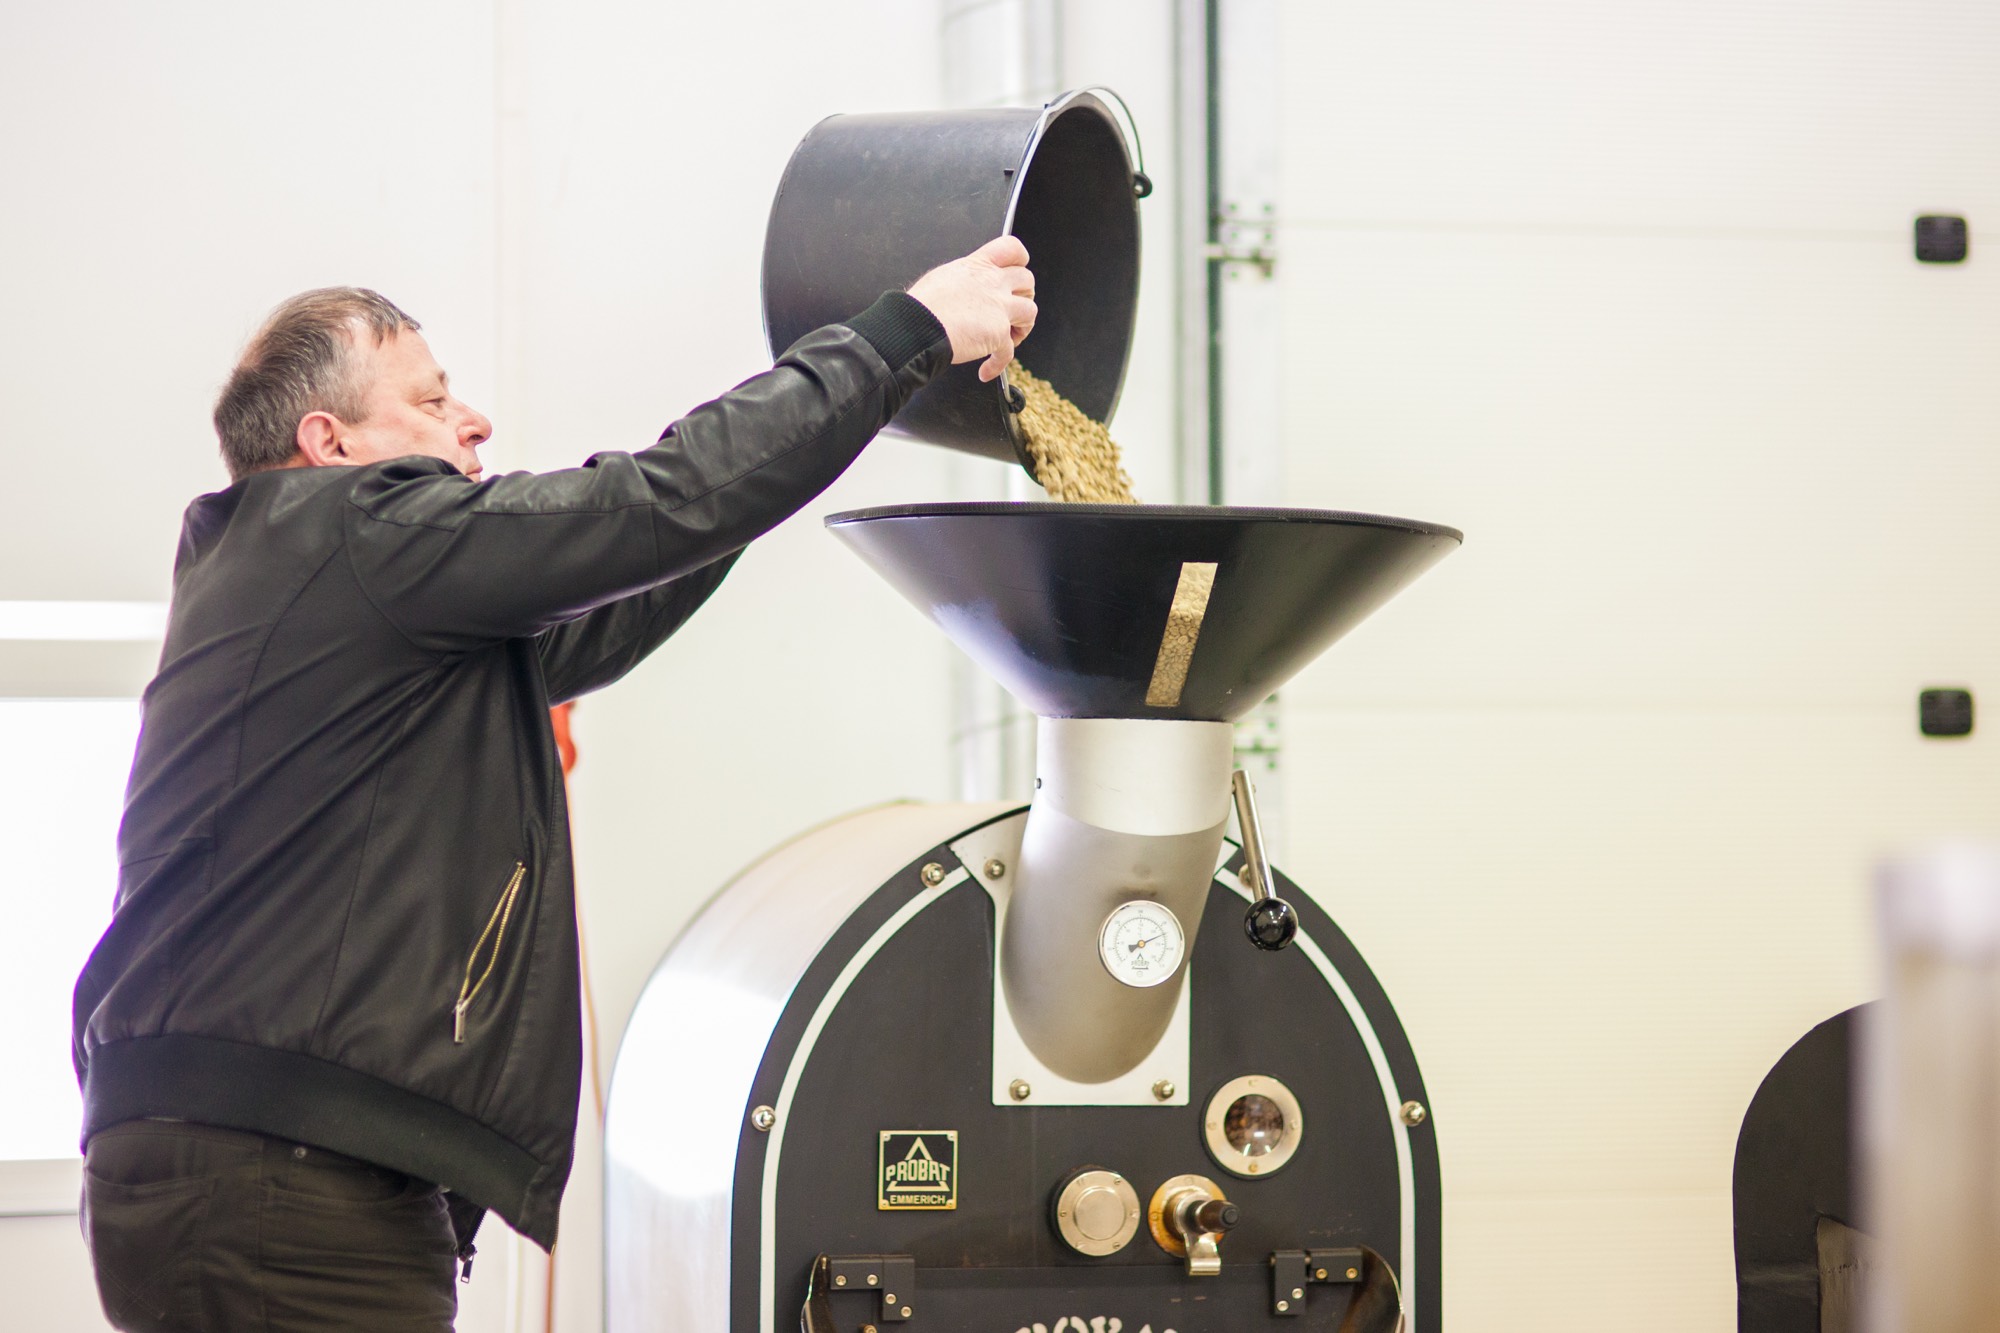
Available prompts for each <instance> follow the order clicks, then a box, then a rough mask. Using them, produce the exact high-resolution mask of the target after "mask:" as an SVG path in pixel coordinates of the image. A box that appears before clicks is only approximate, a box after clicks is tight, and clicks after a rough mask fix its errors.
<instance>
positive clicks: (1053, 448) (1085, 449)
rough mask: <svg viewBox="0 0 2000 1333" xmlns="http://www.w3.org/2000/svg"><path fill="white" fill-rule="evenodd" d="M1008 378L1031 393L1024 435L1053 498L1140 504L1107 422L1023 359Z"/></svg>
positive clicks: (1037, 473)
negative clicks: (1065, 394)
mask: <svg viewBox="0 0 2000 1333" xmlns="http://www.w3.org/2000/svg"><path fill="white" fill-rule="evenodd" d="M1007 381H1008V383H1010V384H1013V385H1015V386H1016V387H1018V388H1019V389H1020V390H1021V392H1022V393H1024V394H1026V395H1027V398H1028V405H1027V407H1026V408H1024V409H1023V410H1022V412H1021V435H1022V438H1023V439H1024V440H1025V441H1026V442H1027V446H1028V457H1029V458H1031V459H1033V460H1034V463H1035V480H1037V481H1039V482H1040V483H1041V484H1042V489H1043V490H1045V491H1047V492H1048V493H1049V499H1051V500H1055V501H1059V502H1062V503H1068V504H1128V505H1129V504H1137V503H1139V497H1138V496H1136V495H1134V494H1132V478H1130V477H1128V476H1126V475H1125V468H1124V465H1123V464H1122V463H1121V461H1120V460H1119V457H1118V445H1117V443H1116V442H1115V441H1113V440H1112V438H1111V432H1110V431H1109V430H1107V429H1105V426H1104V423H1103V422H1101V421H1092V420H1091V419H1090V418H1089V417H1088V416H1086V415H1085V414H1084V412H1083V410H1082V409H1081V408H1079V407H1077V405H1076V404H1075V403H1072V402H1071V401H1070V400H1069V399H1067V398H1065V397H1063V396H1062V395H1061V394H1059V393H1057V392H1056V391H1055V390H1054V389H1053V388H1051V387H1050V386H1049V384H1048V383H1047V381H1045V380H1041V379H1038V378H1036V377H1035V376H1034V375H1033V374H1031V373H1030V372H1029V371H1028V370H1027V368H1026V367H1024V366H1022V365H1021V363H1020V362H1018V361H1017V362H1015V363H1014V365H1013V366H1012V367H1011V368H1009V369H1008V371H1007Z"/></svg>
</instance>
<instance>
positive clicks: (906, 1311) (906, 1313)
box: [903, 1305, 910, 1319]
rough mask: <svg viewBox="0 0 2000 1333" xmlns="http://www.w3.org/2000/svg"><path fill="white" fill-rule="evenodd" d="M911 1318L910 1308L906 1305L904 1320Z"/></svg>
mask: <svg viewBox="0 0 2000 1333" xmlns="http://www.w3.org/2000/svg"><path fill="white" fill-rule="evenodd" d="M909 1317H910V1307H909V1306H907V1305H906V1306H904V1307H903V1318H905V1319H908V1318H909Z"/></svg>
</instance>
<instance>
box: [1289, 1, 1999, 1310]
mask: <svg viewBox="0 0 2000 1333" xmlns="http://www.w3.org/2000/svg"><path fill="white" fill-rule="evenodd" d="M1283 24H1284V26H1283V31H1282V34H1281V39H1282V40H1281V49H1282V50H1283V52H1284V60H1285V68H1284V76H1283V79H1282V84H1283V90H1284V116H1283V120H1282V123H1281V124H1280V125H1279V127H1278V132H1279V134H1280V136H1281V145H1282V149H1283V160H1284V188H1285V197H1284V203H1283V225H1282V227H1281V229H1280V250H1281V260H1280V264H1281V270H1280V271H1281V275H1282V277H1281V282H1282V286H1283V300H1284V306H1285V315H1284V330H1285V357H1284V363H1283V382H1284V398H1283V410H1284V414H1285V417H1284V432H1283V436H1284V446H1285V448H1284V460H1283V465H1284V471H1285V475H1286V477H1287V485H1288V500H1289V502H1290V503H1293V504H1308V505H1319V506H1325V507H1331V508H1343V509H1358V510H1364V511H1376V512H1386V513H1393V514H1406V515H1409V516H1412V517H1417V518H1423V519H1430V520H1435V521H1439V522H1446V523H1451V524H1454V525H1457V526H1460V527H1462V528H1463V529H1464V530H1465V532H1466V543H1465V546H1464V548H1463V550H1461V551H1460V552H1458V553H1457V554H1454V555H1452V556H1451V557H1450V558H1449V559H1447V560H1446V561H1445V562H1444V563H1443V564H1441V565H1440V566H1439V567H1438V568H1437V569H1436V570H1435V571H1434V572H1432V573H1431V574H1429V575H1427V576H1426V577H1425V579H1424V580H1423V581H1422V582H1420V583H1419V584H1418V585H1416V586H1415V587H1414V588H1413V589H1411V590H1410V591H1409V592H1407V593H1406V594H1404V596H1403V598H1402V600H1400V601H1399V602H1397V603H1393V604H1391V605H1390V606H1389V607H1387V608H1386V609H1384V610H1383V611H1382V612H1381V613H1380V614H1379V616H1378V618H1377V620H1376V622H1375V623H1373V624H1370V625H1368V626H1366V627H1364V628H1363V629H1362V630H1361V631H1359V632H1358V633H1357V634H1356V635H1355V636H1354V638H1353V639H1352V640H1351V641H1349V642H1347V643H1345V644H1343V645H1341V646H1339V647H1337V648H1336V649H1335V650H1334V651H1333V652H1332V653H1330V654H1329V655H1328V656H1327V657H1326V658H1325V659H1324V660H1323V661H1322V662H1321V663H1319V664H1318V665H1317V666H1316V667H1314V668H1313V669H1311V670H1310V671H1308V672H1307V673H1305V674H1304V675H1303V676H1302V677H1301V678H1300V679H1299V681H1298V682H1297V683H1296V685H1295V686H1293V687H1290V688H1288V690H1287V692H1286V724H1287V728H1288V732H1289V734H1288V736H1287V748H1286V765H1287V781H1288V783H1289V785H1290V797H1291V801H1290V811H1289V815H1290V823H1291V837H1290V848H1291V859H1292V862H1293V866H1292V868H1293V869H1294V870H1296V871H1297V872H1298V873H1299V875H1300V877H1301V879H1302V880H1303V882H1304V883H1305V884H1307V885H1308V886H1309V887H1311V888H1313V889H1314V890H1315V891H1316V892H1318V893H1319V894H1320V895H1321V896H1322V898H1323V900H1324V901H1325V902H1326V903H1327V905H1328V906H1329V907H1330V908H1331V909H1332V910H1333V912H1334V914H1335V915H1336V917H1338V918H1339V919H1340V920H1341V921H1342V922H1343V924H1344V925H1345V926H1346V927H1347V928H1348V930H1349V931H1350V933H1351V934H1352V935H1353V936H1354V938H1355V940H1356V942H1357V944H1358V945H1359V946H1360V948H1361V949H1362V951H1363V953H1364V954H1365V955H1366V956H1367V957H1368V958H1369V960H1370V962H1371V963H1372V964H1373V965H1374V966H1375V968H1376V970H1377V971H1378V973H1379V974H1380V975H1381V977H1382V979H1383V981H1384V983H1385V985H1386V986H1387V988H1388V992H1389V994H1390V996H1391V997H1393V999H1394V1001H1395V1003H1396V1005H1397V1008H1398V1010H1399V1011H1400V1012H1401V1014H1402V1016H1403V1018H1404V1021H1405V1022H1406V1024H1407V1025H1408V1027H1409V1029H1410V1033H1411V1036H1412V1039H1413V1040H1414V1042H1415V1045H1416V1050H1417V1053H1418V1056H1419V1059H1420V1060H1421V1061H1422V1063H1423V1067H1424V1071H1425V1076H1426V1078H1427V1080H1428V1083H1429V1087H1430V1092H1431V1095H1432V1105H1433V1110H1434V1112H1435V1124H1436V1126H1437V1130H1438V1135H1439V1142H1440V1146H1441V1152H1442V1154H1443V1169H1444V1183H1445V1191H1446V1196H1445V1197H1446V1211H1445V1219H1444V1221H1445V1253H1444V1264H1445V1272H1444V1281H1445V1298H1446V1308H1445V1314H1446V1317H1447V1318H1448V1319H1449V1320H1450V1321H1451V1322H1452V1324H1453V1325H1454V1326H1457V1327H1465V1326H1472V1327H1477V1328H1480V1329H1484V1330H1507V1329H1522V1330H1527V1329H1534V1330H1537V1333H1547V1331H1548V1330H1556V1329H1574V1330H1592V1331H1593V1333H1595V1330H1600V1329H1604V1328H1618V1329H1621V1330H1650V1329H1658V1330H1669V1329H1671V1330H1676V1331H1677V1333H1678V1330H1684V1329H1690V1328H1722V1327H1731V1326H1733V1322H1734V1301H1735V1297H1734V1272H1733V1266H1732V1264H1733V1261H1732V1248H1731V1246H1732V1242H1731V1221H1730V1202H1729V1187H1730V1167H1731V1161H1732V1155H1733V1152H1734V1146H1735V1137H1736V1131H1737V1128H1738V1126H1739V1124H1740V1122H1741V1118H1742V1115H1743V1112H1744V1109H1745V1108H1746V1106H1747V1103H1748V1101H1749V1099H1750V1096H1751V1094H1752V1092H1753V1091H1754V1090H1755V1088H1756V1086H1757V1084H1758V1082H1759V1080H1760V1079H1761V1078H1762V1076H1763V1074H1764V1073H1765V1072H1766V1071H1767V1070H1768V1069H1769V1068H1770V1066H1771V1064H1772V1063H1773V1062H1774V1061H1775V1060H1776V1059H1777V1058H1778V1056H1779V1055H1780V1054H1781V1053H1782V1052H1783V1051H1784V1050H1785V1048H1786V1047H1787V1046H1789V1045H1790V1043H1791V1042H1792V1041H1793V1040H1795V1039H1796V1038H1797V1037H1799V1036H1800V1035H1802V1034H1803V1033H1804V1032H1805V1030H1806V1029H1807V1028H1809V1027H1810V1026H1811V1025H1813V1024H1814V1023H1816V1022H1818V1021H1819V1020H1821V1019H1823V1018H1826V1017H1828V1016H1830V1015H1831V1014H1833V1013H1835V1012H1837V1011H1838V1010H1840V1009H1843V1008H1845V1007H1846V1006H1848V1005H1851V1004H1854V1003H1856V1002H1858V1001H1860V1000H1863V999H1866V998H1868V997H1869V996H1870V995H1871V994H1872V993H1873V989H1874V977H1873V961H1872V953H1871V950H1872V944H1871V935H1870V930H1869V922H1868V917H1867V896H1866V895H1867V877H1868V874H1869V871H1870V868H1871V866H1872V865H1873V864H1874V863H1875V862H1876V861H1877V860H1878V858H1880V857H1881V856H1882V855H1883V854H1884V853H1885V852H1886V851H1888V850H1889V849H1891V848H1893V847H1895V846H1897V845H1899V844H1901V843H1904V842H1906V841H1908V840H1912V839H1917V838H1922V837H1925V836H1930V835H1935V834H1938V833H1943V832H1949V831H1955V830H1970V831H1983V832H1986V833H1989V834H1990V833H1993V832H1996V831H2000V802H1997V801H1996V798H2000V751H1996V750H1995V749H1994V748H1993V746H1994V743H1993V741H1992V739H1991V738H1990V737H1986V736H1983V735H1981V736H1975V737H1974V738H1972V739H1971V740H1969V741H1959V742H1944V741H1925V740H1923V739H1922V738H1920V737H1919V736H1918V734H1917V728H1916V695H1917V692H1918V691H1919V690H1920V689H1921V688H1923V687H1925V686H1928V685H1937V684H1946V685H1966V686H1970V687H1971V688H1973V689H1974V690H1975V692H1980V691H1982V690H1983V691H1987V692H1990V691H1992V690H1994V689H1995V688H2000V622H1996V620H1995V618H1994V617H1993V616H1992V615H1990V614H1988V613H1987V608H1988V606H1989V604H1990V601H1991V597H1992V589H1993V586H1994V578H1995V575H1996V573H2000V535H1996V532H1995V528H1994V524H1993V515H1994V514H1995V513H1996V512H2000V463H1996V459H2000V448H1996V446H2000V376H1996V374H1995V370H1996V367H2000V269H1996V268H1995V267H1994V265H1993V263H1992V260H1991V257H1990V256H1988V255H1985V254H1983V253H1982V248H1983V246H1990V244H1991V242H1990V232H1991V228H1992V226H1993V225H1994V219H1996V218H2000V176H1996V175H1995V173H1994V171H1993V170H1992V164H1993V162H1994V161H1995V160H1996V156H2000V83H1996V82H1995V80H1994V79H1993V78H1992V77H1991V71H1992V70H1993V69H1994V68H1995V67H1996V61H2000V11H1996V10H1995V9H1994V8H1993V7H1992V6H1990V5H1975V4H1952V3H1944V2H1942V0H1928V2H1927V3H1919V4H1898V5H1889V4H1879V3H1855V2H1853V0H1850V2H1848V3H1840V4H1825V3H1806V2H1805V0H1797V2H1796V3H1795V2H1793V0H1762V2H1760V3H1750V4H1746V3H1728V4H1724V3H1720V2H1719V0H1714V2H1699V3H1689V2H1688V0H1674V3H1651V2H1648V3H1640V4H1623V5H1598V4H1589V3H1582V2H1580V0H1579V2H1577V3H1569V2H1567V0H1524V2H1522V3H1513V4H1508V5H1504V6H1492V5H1484V4H1479V3H1475V2H1474V0H1422V2H1420V3H1412V4H1400V5H1390V6H1384V5H1364V4H1355V3H1346V2H1344V0H1343V2H1342V3H1334V4H1326V3H1318V2H1317V0H1314V2H1310V3H1308V2H1306V0H1290V2H1289V3H1287V4H1286V5H1285V6H1284V11H1283ZM1927 212H1953V213H1962V214H1965V215H1967V216H1969V218H1970V219H1971V224H1972V230H1973V233H1974V242H1973V246H1974V251H1973V256H1974V257H1973V259H1972V261H1971V262H1970V263H1968V264H1966V265H1964V266H1960V267H1951V268H1945V267H1929V266H1923V265H1919V264H1917V263H1916V262H1915V260H1914V259H1913V257H1912V254H1911V241H1910V224H1911V219H1912V218H1913V217H1914V216H1915V215H1917V214H1920V213H1927ZM1981 236H1988V238H1989V239H1988V240H1987V241H1985V242H1982V241H1981V240H1980V239H1979V238H1980V237H1981ZM1524 1254H1529V1255H1537V1256H1542V1257H1543V1258H1544V1259H1546V1260H1547V1261H1548V1262H1550V1263H1552V1264H1553V1265H1554V1268H1553V1270H1552V1275H1551V1279H1550V1284H1546V1285H1547V1289H1546V1290H1543V1289H1541V1288H1540V1287H1536V1286H1535V1285H1534V1284H1526V1285H1524V1284H1523V1282H1522V1280H1521V1277H1520V1268H1519V1264H1520V1260H1521V1257H1522V1256H1523V1255H1524Z"/></svg>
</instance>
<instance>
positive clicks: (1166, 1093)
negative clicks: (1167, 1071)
mask: <svg viewBox="0 0 2000 1333" xmlns="http://www.w3.org/2000/svg"><path fill="white" fill-rule="evenodd" d="M1153 1098H1154V1100H1156V1101H1162V1102H1170V1101H1172V1100H1173V1099H1174V1081H1173V1080H1172V1079H1170V1078H1163V1079H1161V1080H1160V1081H1159V1082H1158V1083H1155V1084H1154V1085H1153Z"/></svg>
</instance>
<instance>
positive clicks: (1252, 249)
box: [1206, 204, 1278, 278]
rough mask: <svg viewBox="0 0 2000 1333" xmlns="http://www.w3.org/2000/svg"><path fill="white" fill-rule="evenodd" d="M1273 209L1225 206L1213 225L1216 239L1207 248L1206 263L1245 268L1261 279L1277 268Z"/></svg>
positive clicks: (1260, 206) (1268, 205) (1239, 205)
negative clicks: (1254, 271) (1243, 266)
mask: <svg viewBox="0 0 2000 1333" xmlns="http://www.w3.org/2000/svg"><path fill="white" fill-rule="evenodd" d="M1275 213H1276V210H1275V209H1274V208H1272V206H1271V205H1270V204H1258V205H1256V206H1255V207H1249V206H1246V205H1242V204H1225V205H1223V209H1222V216H1221V217H1219V218H1217V219H1216V222H1215V240H1213V241H1212V242H1210V243H1209V245H1208V248H1207V251H1206V253H1207V256H1208V262H1209V263H1211V264H1222V265H1225V266H1227V265H1247V266H1249V267H1252V268H1255V269H1256V270H1257V272H1258V273H1259V274H1260V275H1261V276H1263V277H1266V278H1268V277H1270V276H1271V272H1272V270H1273V269H1275V268H1276V267H1277V266H1278V245H1277V239H1278V238H1277V229H1278V220H1277V218H1276V216H1275Z"/></svg>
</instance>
